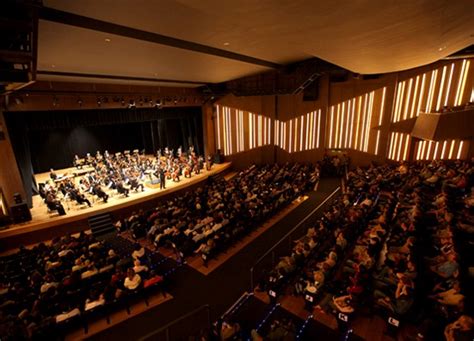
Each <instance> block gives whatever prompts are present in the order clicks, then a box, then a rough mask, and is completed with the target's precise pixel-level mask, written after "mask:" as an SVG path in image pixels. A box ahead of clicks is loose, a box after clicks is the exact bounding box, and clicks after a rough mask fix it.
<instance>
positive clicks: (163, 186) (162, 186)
mask: <svg viewBox="0 0 474 341" xmlns="http://www.w3.org/2000/svg"><path fill="white" fill-rule="evenodd" d="M158 174H159V178H160V189H166V175H165V170H164V169H163V167H160V168H159V169H158Z"/></svg>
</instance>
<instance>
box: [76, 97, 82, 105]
mask: <svg viewBox="0 0 474 341" xmlns="http://www.w3.org/2000/svg"><path fill="white" fill-rule="evenodd" d="M77 104H79V106H80V107H82V99H81V98H79V99H78V100H77Z"/></svg>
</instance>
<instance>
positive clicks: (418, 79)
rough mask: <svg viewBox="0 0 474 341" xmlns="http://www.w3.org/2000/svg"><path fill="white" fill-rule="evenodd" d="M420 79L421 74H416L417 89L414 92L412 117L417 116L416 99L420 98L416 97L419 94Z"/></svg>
mask: <svg viewBox="0 0 474 341" xmlns="http://www.w3.org/2000/svg"><path fill="white" fill-rule="evenodd" d="M419 81H420V75H418V76H416V80H415V91H414V93H413V102H412V103H411V110H410V118H412V117H414V116H415V104H416V101H417V99H418V98H417V97H416V95H417V94H418V83H419Z"/></svg>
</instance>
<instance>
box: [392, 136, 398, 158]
mask: <svg viewBox="0 0 474 341" xmlns="http://www.w3.org/2000/svg"><path fill="white" fill-rule="evenodd" d="M398 134H399V133H395V139H394V140H393V147H394V148H393V156H392V159H394V160H397V161H398V159H396V154H397V150H398Z"/></svg>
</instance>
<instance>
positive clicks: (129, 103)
mask: <svg viewBox="0 0 474 341" xmlns="http://www.w3.org/2000/svg"><path fill="white" fill-rule="evenodd" d="M136 106H137V105H136V104H135V100H134V99H131V100H130V101H128V107H129V108H135V107H136Z"/></svg>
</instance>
